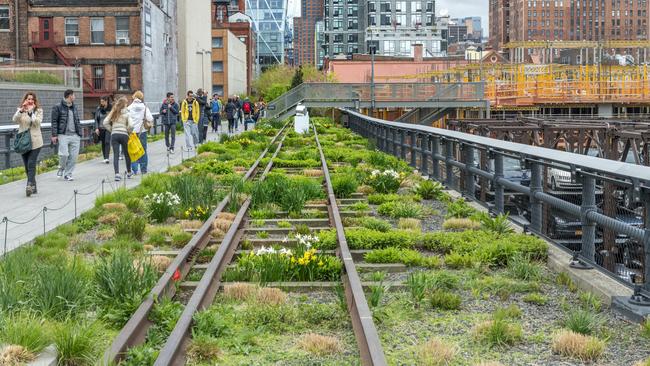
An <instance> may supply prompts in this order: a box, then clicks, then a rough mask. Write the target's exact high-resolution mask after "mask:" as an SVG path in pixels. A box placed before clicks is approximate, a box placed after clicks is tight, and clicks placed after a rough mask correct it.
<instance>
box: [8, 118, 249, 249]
mask: <svg viewBox="0 0 650 366" xmlns="http://www.w3.org/2000/svg"><path fill="white" fill-rule="evenodd" d="M222 127H223V126H222ZM225 127H226V130H227V123H226V124H225ZM240 129H241V126H240ZM217 139H218V135H217V134H213V133H208V140H217ZM184 145H185V137H184V136H183V135H177V136H176V153H175V154H173V155H168V154H167V149H166V148H165V141H164V140H160V141H156V142H152V143H149V146H148V154H149V167H148V168H149V172H150V173H153V172H164V171H166V170H167V168H168V167H169V166H174V165H178V164H180V163H181V162H182V160H181V159H183V160H184V159H187V158H189V157H192V156H194V153H193V152H192V153H188V152H182V153H181V147H182V146H184ZM190 154H191V155H190ZM112 159H113V155H112V151H111V157H110V161H111V163H110V164H105V163H104V161H103V158H98V159H93V160H89V161H85V162H83V163H79V164H77V166H76V168H75V170H74V179H75V180H74V181H73V182H66V181H64V180H63V179H60V178H57V176H56V171H51V172H47V173H43V174H40V175H38V176H37V177H36V182H37V185H38V194H37V195H34V196H32V197H29V198H27V197H26V196H25V185H26V180H20V181H16V182H12V183H8V184H4V185H0V220H1V219H2V218H4V217H7V218H8V219H9V222H8V223H2V224H1V226H0V254H2V253H4V252H5V237H6V251H11V250H13V249H15V248H17V247H19V246H21V245H23V244H25V243H29V242H31V241H32V240H33V239H34V238H35V237H36V236H38V235H41V234H43V233H44V232H47V231H50V230H52V229H54V228H55V227H57V226H59V225H61V224H64V223H67V222H70V221H71V220H73V219H74V218H75V201H76V212H77V215H81V214H82V213H83V212H85V211H86V210H89V209H91V208H92V207H93V206H94V204H95V198H96V197H98V196H101V194H102V186H103V190H104V192H105V193H108V192H112V191H113V190H115V189H117V188H119V187H123V186H125V185H126V187H127V188H132V187H135V186H137V185H138V184H140V180H141V178H142V176H141V175H137V176H134V177H133V178H132V179H127V180H126V181H122V182H119V183H118V182H115V179H114V178H115V174H114V172H113V160H112ZM123 170H124V160H120V171H121V172H122V171H123ZM102 180H104V182H105V183H104V184H102ZM75 190H76V191H77V195H76V200H75ZM44 207H45V208H46V209H45V210H44ZM43 217H45V221H44V220H43ZM5 228H6V230H5Z"/></svg>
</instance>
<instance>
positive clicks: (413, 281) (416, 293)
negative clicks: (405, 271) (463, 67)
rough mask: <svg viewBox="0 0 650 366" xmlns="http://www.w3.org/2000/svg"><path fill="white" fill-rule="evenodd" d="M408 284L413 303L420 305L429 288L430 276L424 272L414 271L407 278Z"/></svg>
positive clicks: (416, 305)
mask: <svg viewBox="0 0 650 366" xmlns="http://www.w3.org/2000/svg"><path fill="white" fill-rule="evenodd" d="M406 286H407V287H408V289H409V292H410V293H411V300H412V301H413V305H414V306H415V307H419V306H420V304H421V303H422V300H424V296H425V295H426V292H427V289H428V288H429V277H428V276H427V274H426V273H424V272H412V273H410V274H409V275H408V277H407V278H406Z"/></svg>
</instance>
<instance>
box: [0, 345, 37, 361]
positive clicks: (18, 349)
mask: <svg viewBox="0 0 650 366" xmlns="http://www.w3.org/2000/svg"><path fill="white" fill-rule="evenodd" d="M35 358H36V355H35V354H34V353H33V352H30V351H29V350H28V349H27V348H25V347H23V346H19V345H16V344H9V345H6V346H4V347H3V348H2V350H0V365H8V366H13V365H25V364H27V363H28V362H31V361H33V360H34V359H35Z"/></svg>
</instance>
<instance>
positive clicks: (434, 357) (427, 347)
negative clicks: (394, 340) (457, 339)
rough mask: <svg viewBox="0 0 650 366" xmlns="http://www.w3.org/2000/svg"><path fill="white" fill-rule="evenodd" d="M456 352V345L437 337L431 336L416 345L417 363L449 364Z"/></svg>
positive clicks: (425, 364)
mask: <svg viewBox="0 0 650 366" xmlns="http://www.w3.org/2000/svg"><path fill="white" fill-rule="evenodd" d="M457 353H458V348H457V347H456V345H454V344H451V343H447V342H445V341H443V340H441V339H439V338H433V339H430V340H428V341H427V342H426V343H424V344H422V345H420V346H418V349H417V356H418V361H419V363H418V364H419V365H424V366H446V365H449V364H451V362H452V361H453V360H454V358H455V357H456V354H457Z"/></svg>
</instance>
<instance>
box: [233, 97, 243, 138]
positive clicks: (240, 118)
mask: <svg viewBox="0 0 650 366" xmlns="http://www.w3.org/2000/svg"><path fill="white" fill-rule="evenodd" d="M235 106H236V107H237V117H236V118H235V130H237V129H239V123H243V122H244V113H243V111H242V106H243V103H242V100H241V99H240V98H239V95H235Z"/></svg>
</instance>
